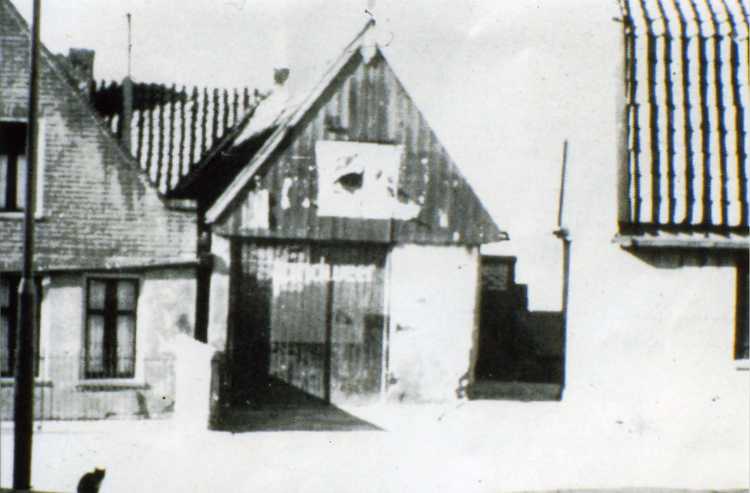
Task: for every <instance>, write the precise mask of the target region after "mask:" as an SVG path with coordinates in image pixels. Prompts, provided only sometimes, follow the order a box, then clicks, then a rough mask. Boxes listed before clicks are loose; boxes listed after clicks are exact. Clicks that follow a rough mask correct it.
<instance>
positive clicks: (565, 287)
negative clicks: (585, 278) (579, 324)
mask: <svg viewBox="0 0 750 493" xmlns="http://www.w3.org/2000/svg"><path fill="white" fill-rule="evenodd" d="M567 161H568V141H567V140H566V141H565V142H563V157H562V170H561V172H560V198H559V202H558V208H557V229H556V230H555V231H554V232H553V234H554V235H555V236H556V237H557V238H559V239H560V241H562V347H563V366H562V375H561V377H562V382H561V385H560V399H562V394H563V391H564V389H565V366H566V362H565V360H566V354H565V353H566V346H567V333H568V296H569V291H570V243H571V240H570V232H569V231H568V229H567V228H564V227H563V225H562V218H563V205H564V200H565V172H566V167H567Z"/></svg>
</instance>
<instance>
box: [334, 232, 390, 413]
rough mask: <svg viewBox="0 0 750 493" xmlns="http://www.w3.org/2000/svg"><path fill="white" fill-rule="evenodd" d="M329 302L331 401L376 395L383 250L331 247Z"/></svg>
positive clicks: (380, 352) (380, 355)
mask: <svg viewBox="0 0 750 493" xmlns="http://www.w3.org/2000/svg"><path fill="white" fill-rule="evenodd" d="M327 253H328V260H329V262H330V264H331V272H332V274H331V276H332V280H333V283H332V284H333V289H332V293H331V294H332V300H331V371H330V376H331V386H330V392H331V394H330V400H331V402H334V403H337V402H353V401H354V402H363V401H370V400H373V399H375V398H377V397H378V396H379V393H380V386H381V374H382V358H383V323H384V318H383V313H384V307H383V295H384V292H383V291H384V290H383V287H384V264H385V251H384V250H383V249H381V248H377V247H370V246H368V247H357V248H356V249H355V248H336V249H329V251H328V252H327Z"/></svg>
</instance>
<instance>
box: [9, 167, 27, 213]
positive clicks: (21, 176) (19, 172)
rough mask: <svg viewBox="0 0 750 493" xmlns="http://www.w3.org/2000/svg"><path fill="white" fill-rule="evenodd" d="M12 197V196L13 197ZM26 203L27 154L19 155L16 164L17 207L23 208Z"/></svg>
mask: <svg viewBox="0 0 750 493" xmlns="http://www.w3.org/2000/svg"><path fill="white" fill-rule="evenodd" d="M11 198H12V197H11ZM25 203H26V156H18V161H17V165H16V196H15V204H12V205H14V206H15V208H16V209H23V207H24V204H25Z"/></svg>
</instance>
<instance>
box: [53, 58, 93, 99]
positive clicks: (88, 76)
mask: <svg viewBox="0 0 750 493" xmlns="http://www.w3.org/2000/svg"><path fill="white" fill-rule="evenodd" d="M56 57H57V59H58V60H59V61H60V63H61V65H62V67H63V68H64V72H65V75H66V77H67V78H68V80H69V81H70V82H71V83H72V84H73V85H74V86H75V87H76V88H77V89H78V90H79V91H80V92H81V93H83V94H85V95H86V97H88V98H91V96H92V94H93V92H94V86H95V82H94V50H87V49H83V48H71V49H70V51H68V55H67V56H65V55H62V54H60V55H56Z"/></svg>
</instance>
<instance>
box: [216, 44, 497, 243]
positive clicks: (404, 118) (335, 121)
mask: <svg viewBox="0 0 750 493" xmlns="http://www.w3.org/2000/svg"><path fill="white" fill-rule="evenodd" d="M318 140H342V141H356V142H369V143H384V144H399V145H403V146H404V148H405V158H404V159H403V161H402V164H401V169H400V174H399V194H400V195H403V196H405V197H408V198H409V199H410V200H418V201H419V202H420V203H421V204H422V208H421V212H420V213H419V215H418V217H417V218H416V219H412V220H409V221H403V220H392V221H391V220H378V219H355V218H343V217H319V216H318V215H317V213H316V206H315V205H316V200H317V176H318V175H317V169H316V163H315V143H316V142H317V141H318ZM252 188H253V189H255V190H268V191H269V192H270V193H269V196H270V205H271V207H270V214H269V216H270V217H269V221H268V227H258V226H259V225H258V224H257V223H251V222H249V221H248V220H247V207H248V206H250V205H249V204H250V203H251V202H253V201H252V200H248V193H254V192H253V191H252V190H247V189H246V190H245V191H244V192H243V194H242V196H241V198H240V199H239V200H238V201H237V202H235V205H234V207H233V209H232V210H231V211H230V212H229V213H228V214H226V215H225V216H224V218H223V219H222V220H221V221H220V222H219V223H217V225H216V228H215V231H216V232H218V233H219V234H229V235H240V236H253V237H266V238H299V239H303V238H306V239H315V240H354V241H375V242H402V243H407V242H414V243H433V244H450V243H452V244H480V243H486V242H491V241H498V240H499V239H502V237H503V235H502V233H500V232H499V231H498V229H497V227H496V226H495V224H494V222H493V221H492V219H491V218H490V216H489V215H488V213H487V212H486V210H485V209H484V207H483V206H482V204H481V203H480V202H479V199H478V198H477V196H476V195H475V194H474V192H473V191H472V189H471V187H470V186H469V185H468V183H467V182H466V180H465V179H464V178H463V176H462V175H461V174H460V172H459V171H458V169H457V168H456V166H455V164H454V163H453V161H452V160H451V158H450V157H449V156H448V154H447V152H446V151H445V149H444V148H443V146H442V145H441V144H440V142H438V140H437V137H436V136H435V134H434V132H433V131H432V130H431V129H430V128H429V126H428V125H427V122H426V121H425V119H424V118H423V116H422V115H421V113H420V112H419V110H418V109H417V108H416V106H415V105H414V103H413V102H412V100H411V98H410V97H409V96H408V94H407V93H406V91H405V90H404V88H403V86H402V85H401V83H400V82H399V81H398V79H397V78H396V76H395V74H394V73H393V71H392V70H391V69H390V67H389V66H388V64H387V62H386V61H385V59H384V58H383V57H382V56H381V55H380V54H378V55H376V56H375V58H374V59H372V60H371V61H370V62H369V63H364V62H363V60H362V58H361V56H360V55H359V54H357V55H355V56H354V57H353V58H352V60H351V61H350V63H349V64H348V65H347V66H346V67H345V68H344V69H343V70H342V72H341V74H339V77H337V78H336V80H335V81H334V83H333V84H331V86H330V87H329V88H328V90H327V91H325V92H324V94H323V96H322V97H321V98H320V99H319V101H318V102H317V103H316V104H315V105H314V106H313V108H312V109H311V111H310V112H309V113H308V115H306V117H305V118H304V119H303V120H302V122H301V123H300V125H299V126H298V128H297V129H296V130H295V131H294V132H292V133H291V136H290V137H289V138H288V139H287V141H286V142H284V143H283V144H282V146H280V149H279V150H278V151H277V152H276V154H275V155H273V156H271V158H270V159H269V162H268V165H267V166H266V168H265V169H264V170H261V172H260V173H259V174H258V176H256V178H255V179H254V181H253V183H252ZM243 211H244V212H243Z"/></svg>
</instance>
